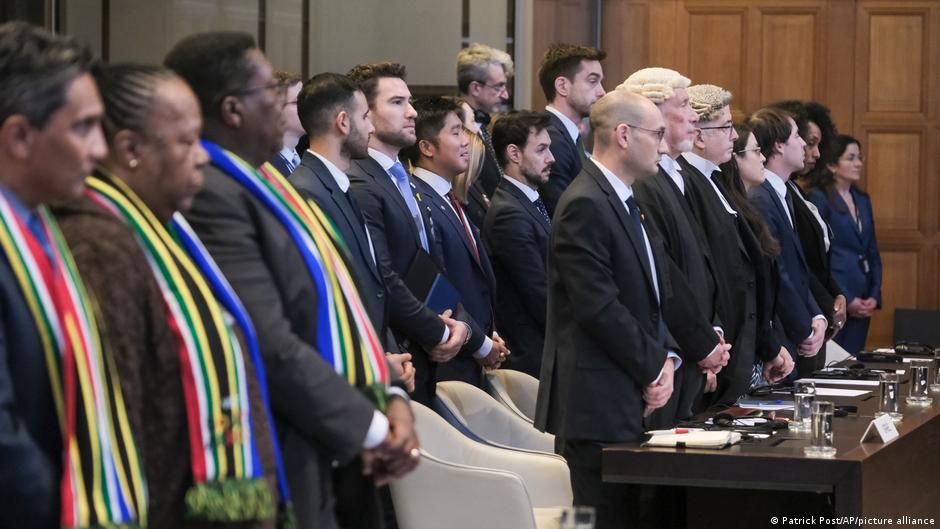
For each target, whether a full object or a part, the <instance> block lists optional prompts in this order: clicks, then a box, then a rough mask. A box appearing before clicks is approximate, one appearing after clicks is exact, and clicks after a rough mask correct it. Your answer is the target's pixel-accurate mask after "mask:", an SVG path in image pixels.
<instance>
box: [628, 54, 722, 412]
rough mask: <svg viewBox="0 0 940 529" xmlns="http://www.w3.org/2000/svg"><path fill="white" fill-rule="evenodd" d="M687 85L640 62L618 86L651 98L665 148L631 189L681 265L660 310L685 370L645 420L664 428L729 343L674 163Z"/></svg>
mask: <svg viewBox="0 0 940 529" xmlns="http://www.w3.org/2000/svg"><path fill="white" fill-rule="evenodd" d="M689 84H690V81H689V79H687V78H686V77H683V76H682V75H680V74H679V73H678V72H676V71H674V70H668V69H666V68H644V69H642V70H639V71H637V72H634V73H633V74H632V75H630V77H628V78H627V79H626V80H625V81H624V82H623V83H622V84H621V85H620V86H618V87H617V89H618V90H626V91H628V92H632V93H635V94H639V95H642V96H644V97H646V98H647V99H649V100H650V101H652V102H653V103H654V104H656V106H657V108H659V111H660V112H661V113H662V115H663V119H664V120H665V123H666V132H665V135H664V136H663V140H664V141H665V142H666V146H667V148H668V152H666V153H664V154H663V155H662V157H661V158H660V161H659V170H658V172H657V173H656V175H654V176H653V177H652V178H647V179H645V180H643V181H641V182H638V184H637V185H636V186H635V190H634V191H635V193H636V199H637V203H638V204H639V206H640V208H642V210H643V213H644V215H645V216H646V218H647V219H648V220H649V223H650V225H651V226H652V227H653V229H654V230H655V231H656V232H657V233H658V234H659V235H660V236H661V237H662V238H663V239H664V242H665V243H666V251H667V253H668V254H669V256H670V257H671V258H672V260H673V261H674V262H675V264H676V265H677V266H678V267H679V269H680V270H681V271H682V275H680V276H677V277H675V278H672V279H673V280H674V281H673V283H674V286H675V288H674V289H673V295H674V296H676V301H677V302H675V303H665V305H666V308H667V310H666V311H665V312H664V316H665V318H666V323H667V325H668V326H669V330H670V332H672V335H673V336H675V338H676V341H677V342H678V343H679V346H680V347H681V348H682V351H683V360H684V361H683V366H684V369H683V370H681V371H680V372H679V373H677V377H676V378H677V381H676V391H675V392H674V393H673V399H672V400H671V401H670V403H669V404H668V405H667V406H666V407H665V408H663V409H662V410H660V411H659V412H658V413H657V415H654V416H653V417H652V418H651V421H650V426H651V427H668V426H671V425H672V424H673V423H674V422H675V421H676V420H681V419H685V418H688V417H690V416H691V415H692V405H693V403H694V402H695V401H696V400H697V399H698V398H699V396H700V395H701V393H702V387H703V384H704V382H705V376H704V375H703V374H702V371H703V370H708V371H712V372H716V371H717V370H719V369H720V368H721V367H722V366H724V365H726V364H727V363H728V350H729V349H730V344H726V343H725V340H724V338H723V337H722V332H723V331H721V329H720V321H719V318H718V308H719V307H718V298H717V296H716V284H715V276H714V273H713V268H712V263H711V256H710V253H709V250H708V246H707V245H706V244H705V243H704V240H705V237H704V234H703V233H702V230H701V228H700V227H699V225H698V223H697V222H696V221H695V218H694V217H693V215H692V211H691V209H690V207H689V203H688V202H687V201H686V199H685V181H684V179H683V175H682V174H681V173H680V171H679V166H678V162H677V161H676V159H677V158H678V157H679V155H680V154H682V153H683V152H687V151H689V150H691V149H692V137H693V135H694V134H695V123H696V122H697V121H698V115H696V113H695V112H694V111H693V110H692V109H691V108H690V107H689V95H688V94H687V93H686V90H685V89H686V88H687V87H688V86H689ZM683 283H684V284H683ZM712 326H714V329H713V328H712ZM716 333H717V334H716Z"/></svg>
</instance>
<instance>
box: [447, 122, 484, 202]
mask: <svg viewBox="0 0 940 529" xmlns="http://www.w3.org/2000/svg"><path fill="white" fill-rule="evenodd" d="M463 132H464V134H466V135H467V136H469V137H470V160H469V161H468V162H467V170H466V171H464V172H462V173H460V174H459V175H457V176H455V177H454V185H453V187H454V194H455V195H457V198H458V199H459V200H460V201H461V202H463V203H466V202H467V197H468V196H469V195H470V186H472V185H473V183H474V182H476V180H477V178H479V177H480V172H481V171H483V156H484V154H486V145H484V144H483V139H482V138H480V135H479V134H477V133H476V132H473V131H472V130H470V129H468V128H467V127H464V129H463Z"/></svg>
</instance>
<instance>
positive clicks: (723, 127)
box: [698, 125, 734, 138]
mask: <svg viewBox="0 0 940 529" xmlns="http://www.w3.org/2000/svg"><path fill="white" fill-rule="evenodd" d="M733 128H734V125H721V126H718V127H698V130H723V131H725V133H726V134H727V135H728V137H729V138H730V137H731V130H732V129H733Z"/></svg>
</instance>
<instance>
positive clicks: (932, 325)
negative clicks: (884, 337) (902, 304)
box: [884, 309, 940, 347]
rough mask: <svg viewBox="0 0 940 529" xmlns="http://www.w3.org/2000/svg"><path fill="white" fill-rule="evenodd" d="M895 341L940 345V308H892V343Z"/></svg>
mask: <svg viewBox="0 0 940 529" xmlns="http://www.w3.org/2000/svg"><path fill="white" fill-rule="evenodd" d="M897 342H920V343H925V344H927V345H930V346H933V347H940V310H922V309H894V343H897ZM884 345H887V344H884ZM891 345H894V344H891Z"/></svg>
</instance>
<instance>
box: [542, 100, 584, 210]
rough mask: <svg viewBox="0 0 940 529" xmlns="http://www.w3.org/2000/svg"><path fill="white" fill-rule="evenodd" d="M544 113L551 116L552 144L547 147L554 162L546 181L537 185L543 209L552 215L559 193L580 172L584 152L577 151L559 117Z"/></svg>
mask: <svg viewBox="0 0 940 529" xmlns="http://www.w3.org/2000/svg"><path fill="white" fill-rule="evenodd" d="M546 113H547V114H548V115H549V116H551V124H550V125H549V126H548V137H549V138H551V140H552V144H551V146H550V147H549V149H550V150H551V151H552V156H553V157H554V158H555V163H553V164H552V169H551V173H549V175H548V182H545V184H544V185H542V186H541V187H539V194H540V195H541V196H542V201H543V202H545V209H547V210H548V214H549V215H552V214H553V213H554V212H555V205H556V204H558V199H559V198H561V194H562V193H564V191H565V189H567V188H568V186H569V185H571V181H572V180H574V177H576V176H578V173H580V172H581V164H582V161H583V160H584V153H583V152H582V153H580V154H579V153H578V146H577V145H576V144H575V142H574V141H573V140H572V139H571V135H570V134H568V129H566V128H565V124H564V123H562V121H561V118H559V117H558V116H556V115H555V114H554V113H552V112H546Z"/></svg>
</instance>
